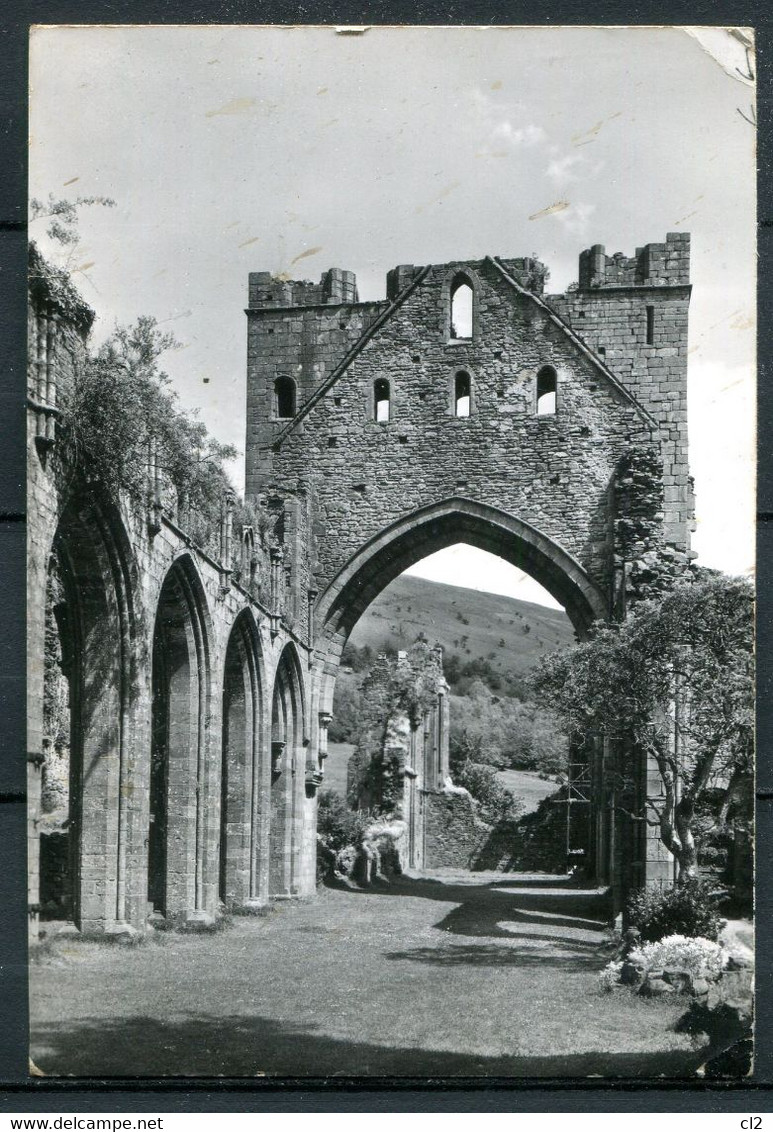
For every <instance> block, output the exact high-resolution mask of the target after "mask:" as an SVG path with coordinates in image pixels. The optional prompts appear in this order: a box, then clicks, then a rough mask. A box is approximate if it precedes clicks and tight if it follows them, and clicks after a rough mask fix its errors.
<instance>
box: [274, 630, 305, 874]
mask: <svg viewBox="0 0 773 1132" xmlns="http://www.w3.org/2000/svg"><path fill="white" fill-rule="evenodd" d="M303 703H304V698H303V679H302V675H301V666H300V662H299V659H298V653H297V651H296V648H295V646H294V645H293V644H288V645H286V646H285V648H284V651H283V652H282V655H281V657H280V659H279V664H278V666H277V671H276V677H275V680H274V694H273V698H272V704H271V831H270V847H269V877H268V885H269V895H270V896H290V895H292V894H293V893H294V892H295V891H296V888H297V886H296V883H295V882H296V879H297V878H296V871H297V862H296V856H297V853H298V850H299V844H298V842H299V827H300V822H301V815H302V806H303V801H302V797H303V796H302V792H303V789H304V774H305V757H304V756H305V752H304V730H305V728H304V714H303V712H304V708H303Z"/></svg>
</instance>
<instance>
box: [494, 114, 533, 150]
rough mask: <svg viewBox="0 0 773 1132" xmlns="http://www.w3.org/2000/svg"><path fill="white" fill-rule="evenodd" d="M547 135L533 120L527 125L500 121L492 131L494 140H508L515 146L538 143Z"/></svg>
mask: <svg viewBox="0 0 773 1132" xmlns="http://www.w3.org/2000/svg"><path fill="white" fill-rule="evenodd" d="M546 136H547V135H546V134H545V131H544V130H543V129H542V126H535V125H534V123H533V122H530V123H529V125H527V126H514V125H513V123H512V122H510V121H508V120H505V121H502V122H498V123H497V125H496V126H494V129H493V130H492V131H491V137H492V139H493V140H495V141H500V142H502V141H504V142H508V143H509V144H510V145H512V146H514V147H517V146H532V145H538V144H539V143H540V142H542V141H544V140H545V138H546Z"/></svg>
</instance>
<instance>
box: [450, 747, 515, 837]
mask: <svg viewBox="0 0 773 1132" xmlns="http://www.w3.org/2000/svg"><path fill="white" fill-rule="evenodd" d="M453 775H454V783H455V785H457V786H463V787H464V788H465V790H469V792H470V794H472V796H473V798H474V799H475V800H476V801H477V803H478V806H479V809H480V816H481V817H482V818H483V820H484V821H485V822H488V823H489V824H490V825H496V824H497V823H498V822H500V821H508V820H511V819H513V818H517V817H518V815H519V814H520V813H522V811H523V802H522V801H521V799H520V798H516V797H515V795H513V794H511V793H510V791H509V790H507V789H506V788H505V787H504V786H503V785H502V783H501V782H500V781H499V780H498V778H497V776H496V772H495V771H493V770H492V769H491V767H490V766H484V765H483V764H482V763H476V762H472V760H471V759H467V760H465V761H464V762H463V763H460V764H458V765H457V766H456V768H455V769H454V771H453Z"/></svg>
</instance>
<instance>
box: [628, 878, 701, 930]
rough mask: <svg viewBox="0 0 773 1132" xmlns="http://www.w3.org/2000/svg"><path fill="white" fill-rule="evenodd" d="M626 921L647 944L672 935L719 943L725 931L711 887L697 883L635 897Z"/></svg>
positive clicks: (643, 892)
mask: <svg viewBox="0 0 773 1132" xmlns="http://www.w3.org/2000/svg"><path fill="white" fill-rule="evenodd" d="M627 919H628V922H629V923H630V924H632V925H634V926H635V927H637V928H638V929H639V931H640V932H641V938H642V939H643V940H644V941H645V942H655V941H657V940H659V939H663V938H664V937H665V936H672V935H681V936H691V937H694V936H702V937H703V938H704V939H710V940H716V939H717V938H718V937H719V932H720V928H721V927H722V920H721V919H720V916H719V914H718V913H717V910H716V907H715V904H714V901H713V899H712V896H711V890H710V889H709V886H708V885H707V884H706V883H705V881H701V880H697V879H690V880H688V881H686V882H685V883H684V884H681V885H677V886H675V887H673V888H667V889H644V890H642V891H641V892H637V893H635V894H634V895H633V896H632V897H631V899H630V900H629V902H628V907H627Z"/></svg>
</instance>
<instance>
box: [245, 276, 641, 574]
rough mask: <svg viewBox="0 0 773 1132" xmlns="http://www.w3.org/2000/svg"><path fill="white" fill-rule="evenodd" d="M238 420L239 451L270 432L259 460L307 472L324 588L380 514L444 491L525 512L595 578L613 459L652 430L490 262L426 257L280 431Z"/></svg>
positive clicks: (603, 553)
mask: <svg viewBox="0 0 773 1132" xmlns="http://www.w3.org/2000/svg"><path fill="white" fill-rule="evenodd" d="M459 271H464V272H466V274H467V276H468V277H470V278H471V279H472V281H473V282H474V286H475V289H476V305H475V333H474V337H473V339H472V340H469V341H468V340H464V339H455V340H449V338H448V334H447V326H446V323H447V308H448V289H449V283H450V279H451V278H452V277H453V276H455V275H456V274H457V272H459ZM324 317H325V319H326V320H327V319H328V318H329V316H328V314H327V312H325V315H324ZM291 353H292V352H291V349H289V348H288V354H287V356H286V358H285V364H286V366H288V367H289V365H290V363H291ZM547 364H549V365H552V366H554V367H555V369H556V371H557V374H558V408H557V411H556V413H555V415H553V416H538V415H537V414H536V378H537V373H538V371H539V370H540V368H541V367H542V366H544V365H547ZM459 370H465V371H466V372H468V373H469V374H470V376H471V379H472V405H473V408H472V413H471V415H470V416H469V417H467V418H462V417H457V416H455V415H454V411H453V403H452V402H453V381H454V376H455V374H456V373H457V372H458V371H459ZM384 377H385V378H387V379H388V380H389V382H390V386H391V414H390V420H389V421H388V422H387V423H379V422H376V421H375V420H374V414H373V400H372V397H373V393H372V390H373V383H374V381H375V380H376V379H377V378H384ZM254 380H256V378H255V377H254V376H251V381H254ZM265 396H267V393H266V392H265V391H264V398H265ZM257 399H258V395H257V394H255V395H254V401H255V400H257ZM256 419H257V418H256ZM249 427H250V430H251V431H250V433H249V434H248V450H249V448H250V447H252V448H253V449H254V448H256V447H258V448H260V449H261V451H263V452H265V451H266V450H270V448H271V445H272V443H273V445H274V451H273V456H272V467H271V468H270V470H268V469H267V471H266V473H265V474H266V475H267V476H270V477H271V478H272V479H274V480H277V481H280V482H282V483H284V484H288V483H289V484H293V483H296V482H301V481H302V482H303V483H304V485H305V487H306V489H307V490H308V492H309V494H310V497H311V500H312V510H313V514H314V522H315V529H316V531H317V539H316V546H315V551H316V561H315V563H314V575H313V585H314V588H315V589H318V590H319V591H320V592H321V591H323V590H324V588H325V587H326V586H327V585H329V584H330V582H331V581H332V580H333V578H334V577H335V575H336V574H337V572H338V571H339V570H340V569H341V568H342V566H343V565H344V564H345V563H346V562H347V561H348V560H349V559H350V558H351V556H352V555H353V554H354V553H355V552H356V551H357V550H358V549H359V548H360V547H361V546H363V545H364V544H365V543H366V542H367V541H368V540H369V539H371V538H373V537H374V536H375V535H377V534H378V533H379V532H380V531H381V530H383V529H384V528H385V527H386V526H387V525H388V524H389V523H391V522H393V521H394V520H396V519H397V518H398V517H400V516H402V515H404V514H406V513H408V512H410V511H412V510H414V509H418V508H420V507H423V506H425V505H426V504H427V503H430V502H432V501H436V500H443V499H447V498H449V497H452V496H455V495H462V496H464V497H465V498H469V499H472V500H475V501H480V502H482V503H485V504H488V505H490V506H493V507H496V508H498V509H501V510H502V511H504V512H505V513H508V514H515V515H517V516H518V517H519V518H521V519H523V520H524V521H526V522H528V523H530V524H531V525H533V526H534V527H536V528H537V529H538V530H540V531H541V532H543V533H544V534H545V535H547V536H548V537H549V538H551V539H553V540H555V542H556V543H558V544H559V545H560V546H562V547H563V548H564V549H565V550H566V551H568V552H569V553H570V554H572V555H573V556H574V557H575V558H576V559H577V560H578V561H579V562H580V564H581V565H582V566H583V567H584V568H585V570H586V571H587V572H588V574H589V575H590V576H591V577H592V578H593V579H594V580H596V581H597V583H598V584H599V585H600V586H601V587H602V588H604V589H606V588H608V587H609V584H610V523H609V505H610V501H609V487H610V482H611V479H612V475H613V471H614V467H615V464H616V462H617V461H618V460H619V458H620V457H621V456H622V454H623V452H624V451H625V450H626V447H627V446H628V445H629V444H630V442H631V440H632V438H635V437H637V436H641V435H648V434H649V433H648V429H647V426H646V422H645V421H644V420H643V419H642V416H641V414H640V413H638V412H637V410H636V407H635V406H634V405H633V404H632V403H631V401H630V400H628V399H627V398H626V396H625V394H624V393H623V392H621V391H620V390H619V389H618V388H616V387H615V386H614V385H613V384H612V383H610V381H608V380H607V378H606V377H605V376H604V374H603V373H601V372H600V371H599V369H598V368H597V367H596V366H595V365H594V364H593V362H592V361H591V360H589V359H588V358H587V357H586V356H584V355H583V354H582V353H580V352H578V350H577V348H576V346H575V345H574V344H573V343H572V342H571V341H570V340H569V339H568V338H567V336H566V335H565V333H563V332H562V330H561V329H560V327H558V326H556V325H555V323H554V322H553V321H552V320H551V319H550V318H549V317H548V316H547V315H546V313H545V312H544V311H543V310H542V309H540V308H538V307H535V306H534V305H533V304H532V303H531V302H530V301H529V300H528V299H525V298H524V297H523V296H522V295H520V294H518V293H517V292H515V291H514V290H513V288H512V287H511V286H510V285H509V284H508V283H507V281H506V280H505V279H503V277H502V275H501V273H500V272H499V271H498V270H497V269H496V267H495V266H494V265H493V264H491V263H486V262H484V263H477V264H474V265H470V264H458V265H444V266H443V267H442V268H432V269H431V270H430V272H429V274H428V275H427V276H426V278H425V279H424V280H423V282H422V283H421V284H420V285H419V286H418V287H416V289H415V290H414V291H413V293H412V294H411V295H410V297H409V298H407V300H406V301H405V302H404V303H403V305H402V306H401V307H400V308H399V309H398V310H397V311H396V312H395V313H394V314H393V316H392V317H391V318H390V319H389V320H387V321H386V322H385V323H384V324H383V325H382V326H381V327H380V329H379V331H378V333H377V334H376V335H375V336H374V337H373V338H372V339H371V340H370V341H369V342H368V343H367V344H366V345H365V346H364V348H363V349H362V351H361V352H360V353H359V354H358V356H357V357H356V359H355V360H354V361H353V362H352V364H351V365H350V366H349V367H348V369H346V371H345V372H344V373H343V374H342V375H341V377H340V378H339V379H338V380H337V381H336V382H335V383H334V384H333V385H332V386H331V387H330V389H329V390H328V391H327V393H326V394H325V395H324V396H323V397H321V398H320V399H319V400H318V402H317V403H316V404H315V406H314V408H313V409H312V410H311V411H310V412H308V413H307V414H306V415H305V416H303V417H302V419H301V420H299V421H298V423H297V424H296V425H295V427H294V428H292V429H290V430H289V431H288V430H287V429H286V428H285V432H284V436H283V437H282V438H281V439H278V438H277V437H276V435H275V432H274V429H275V425H274V424H273V422H265V421H264V422H262V423H260V424H259V425H256V424H255V423H254V422H251V423H250V426H249ZM254 482H256V481H253V483H254ZM323 532H324V536H325V537H324V538H322V537H320V536H321V535H322V533H323Z"/></svg>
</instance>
